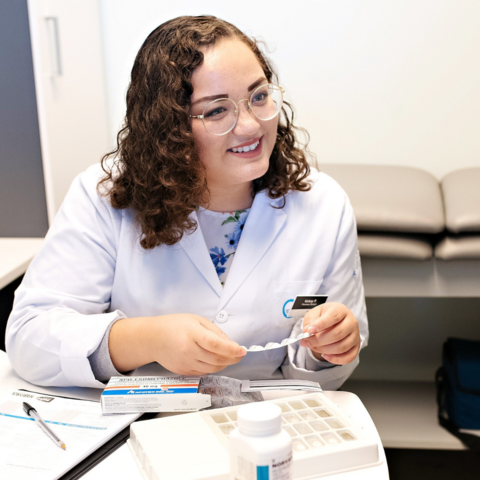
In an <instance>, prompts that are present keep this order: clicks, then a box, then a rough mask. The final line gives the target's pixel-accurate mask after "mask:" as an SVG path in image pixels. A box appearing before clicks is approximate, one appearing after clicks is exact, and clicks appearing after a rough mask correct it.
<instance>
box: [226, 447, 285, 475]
mask: <svg viewBox="0 0 480 480" xmlns="http://www.w3.org/2000/svg"><path fill="white" fill-rule="evenodd" d="M234 478H235V480H292V454H291V453H289V454H287V455H284V456H282V457H276V458H273V459H272V461H271V462H270V464H269V465H254V464H253V463H252V462H250V461H249V460H247V459H246V458H244V457H240V456H239V457H237V472H236V475H234Z"/></svg>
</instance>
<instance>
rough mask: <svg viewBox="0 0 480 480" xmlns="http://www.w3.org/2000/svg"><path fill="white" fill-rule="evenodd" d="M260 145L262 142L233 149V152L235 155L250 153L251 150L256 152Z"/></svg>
mask: <svg viewBox="0 0 480 480" xmlns="http://www.w3.org/2000/svg"><path fill="white" fill-rule="evenodd" d="M259 143H260V140H258V142H255V143H252V144H251V145H247V146H245V147H239V148H232V152H235V153H245V152H250V151H251V150H255V149H256V148H257V147H258V145H259Z"/></svg>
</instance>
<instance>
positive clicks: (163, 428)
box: [128, 393, 381, 480]
mask: <svg viewBox="0 0 480 480" xmlns="http://www.w3.org/2000/svg"><path fill="white" fill-rule="evenodd" d="M270 402H271V403H276V404H277V405H279V406H280V408H281V409H282V425H283V427H282V428H283V429H284V430H285V431H287V432H288V433H289V435H291V437H292V440H293V478H294V479H311V478H317V477H321V476H324V475H329V474H334V473H340V472H345V471H349V470H356V469H359V468H365V467H371V466H374V465H378V464H380V463H381V460H380V457H379V445H378V443H377V441H376V440H375V439H374V438H372V437H371V436H370V435H369V434H367V432H365V431H364V430H363V429H362V427H361V426H359V425H358V424H356V423H354V422H353V421H352V420H351V419H350V418H349V417H346V416H344V415H342V412H341V411H340V409H339V408H338V407H337V406H336V405H334V404H333V403H332V402H331V401H329V400H328V399H327V398H326V397H325V396H324V395H323V394H321V393H310V394H305V395H298V396H294V397H287V398H282V399H279V400H270ZM238 408H239V407H227V408H221V409H217V410H208V411H204V412H197V413H189V414H184V415H177V416H174V417H166V418H157V419H154V420H147V421H144V422H136V423H133V424H132V425H131V426H130V440H129V441H128V444H129V446H130V449H131V450H132V453H133V455H134V457H135V459H136V461H137V464H138V466H139V468H140V470H141V471H142V474H143V476H144V477H145V478H146V479H148V480H196V479H212V480H228V479H229V469H230V466H229V455H228V434H229V433H230V432H231V431H232V430H233V429H234V428H235V427H236V426H237V410H238Z"/></svg>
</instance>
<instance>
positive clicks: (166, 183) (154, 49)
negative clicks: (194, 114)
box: [98, 16, 311, 249]
mask: <svg viewBox="0 0 480 480" xmlns="http://www.w3.org/2000/svg"><path fill="white" fill-rule="evenodd" d="M232 37H233V38H238V39H240V40H241V41H242V42H244V43H245V44H246V45H248V47H250V49H251V50H252V51H253V53H254V54H255V56H256V58H257V60H258V62H259V63H260V65H261V67H262V69H263V71H264V73H265V77H266V78H267V80H268V81H269V82H271V81H272V80H275V81H276V79H277V75H276V73H275V71H274V70H273V68H272V65H271V64H270V62H269V61H268V59H267V58H266V57H265V56H264V55H263V54H262V52H261V51H260V49H259V47H258V42H257V41H255V40H252V39H251V38H249V37H247V36H246V35H245V34H244V33H242V32H241V31H240V30H239V29H238V28H236V27H235V26H233V25H232V24H230V23H228V22H226V21H224V20H220V19H218V18H216V17H213V16H199V17H189V16H184V17H178V18H175V19H173V20H170V21H168V22H165V23H163V24H162V25H160V26H159V27H157V28H156V29H155V30H154V31H153V32H152V33H150V35H149V36H148V37H147V39H146V40H145V42H144V43H143V45H142V47H141V48H140V50H139V52H138V54H137V56H136V58H135V63H134V65H133V69H132V76H131V82H130V85H129V87H128V92H127V114H126V117H125V123H124V126H123V128H122V129H121V130H120V132H119V133H118V136H117V147H116V149H115V150H114V151H112V152H110V153H108V154H107V155H105V156H104V157H103V158H102V168H103V170H104V171H105V173H106V176H105V177H103V178H102V179H101V180H100V182H99V184H98V188H99V191H100V190H102V194H103V195H105V196H108V197H109V199H110V202H111V204H112V206H113V207H114V208H117V209H123V208H131V209H132V210H133V211H134V213H135V218H136V221H137V223H138V225H139V227H140V229H141V234H142V235H141V240H140V244H141V246H142V247H143V248H145V249H152V248H154V247H157V246H159V245H162V244H166V245H173V244H175V243H177V242H178V241H180V240H181V238H182V236H183V235H184V233H187V234H188V233H191V232H193V231H194V230H195V228H196V226H197V225H196V222H195V220H194V219H193V218H192V217H191V216H190V214H191V213H192V212H193V211H194V210H195V209H196V208H197V206H198V205H208V201H209V191H208V187H207V181H206V172H205V167H204V166H203V164H202V162H201V160H200V158H199V154H198V151H197V149H196V147H195V142H194V138H193V135H192V129H191V125H190V119H189V113H190V96H191V95H192V93H193V87H192V83H191V77H192V72H193V70H194V69H195V68H197V67H198V66H199V65H201V63H202V61H203V52H202V49H204V48H205V47H206V46H208V45H213V44H215V43H216V42H217V41H218V40H219V39H224V38H232ZM284 104H285V105H286V106H287V107H288V109H289V112H288V113H287V111H286V109H285V108H282V113H283V115H282V118H281V119H280V121H279V125H278V130H277V138H276V142H275V146H274V149H273V152H272V154H271V157H270V165H269V168H268V171H267V172H266V173H265V174H264V175H263V176H262V177H260V178H258V179H256V180H254V181H253V185H252V195H255V194H256V193H257V192H259V191H261V190H264V189H268V195H269V196H270V198H280V197H283V199H284V203H283V206H284V205H285V201H286V200H285V195H286V194H287V193H288V192H289V191H290V190H299V191H307V190H309V189H310V188H311V186H310V183H309V182H308V180H307V177H308V175H309V173H310V167H309V164H308V162H307V158H306V143H305V145H303V148H301V147H300V146H298V145H299V143H298V141H297V139H296V137H295V134H294V128H297V127H294V126H293V116H294V114H293V109H292V107H291V106H290V105H289V104H288V103H287V102H284ZM302 130H303V129H302ZM305 134H306V132H305ZM306 138H307V143H308V134H306ZM108 159H112V160H113V161H109V162H107V160H108ZM100 187H103V188H102V189H101V188H100Z"/></svg>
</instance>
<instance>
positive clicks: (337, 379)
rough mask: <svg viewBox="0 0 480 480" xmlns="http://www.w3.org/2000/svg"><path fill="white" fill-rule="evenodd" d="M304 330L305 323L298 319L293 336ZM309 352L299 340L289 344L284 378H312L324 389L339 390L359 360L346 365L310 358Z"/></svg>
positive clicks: (283, 368) (283, 367)
mask: <svg viewBox="0 0 480 480" xmlns="http://www.w3.org/2000/svg"><path fill="white" fill-rule="evenodd" d="M302 331H303V324H302V322H301V321H297V323H296V324H295V326H294V327H293V330H292V335H291V336H292V337H296V336H297V335H298V334H300V333H302ZM309 352H310V349H308V348H304V347H301V346H300V345H299V344H298V342H296V343H292V344H291V345H288V347H287V355H286V357H285V361H284V363H283V365H282V373H283V376H284V378H301V379H303V380H311V381H313V382H318V383H319V384H320V386H321V387H322V388H323V389H324V390H337V389H338V388H340V386H341V385H342V383H343V382H345V380H346V379H347V378H348V377H349V376H350V375H351V374H352V372H353V371H354V370H355V367H356V366H357V365H358V362H359V358H358V356H357V358H355V360H353V362H351V363H348V364H346V365H334V364H332V363H329V362H322V361H320V360H317V359H314V358H310V359H309ZM312 357H313V355H312ZM310 362H312V363H310ZM312 367H313V368H312ZM310 368H312V370H310Z"/></svg>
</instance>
